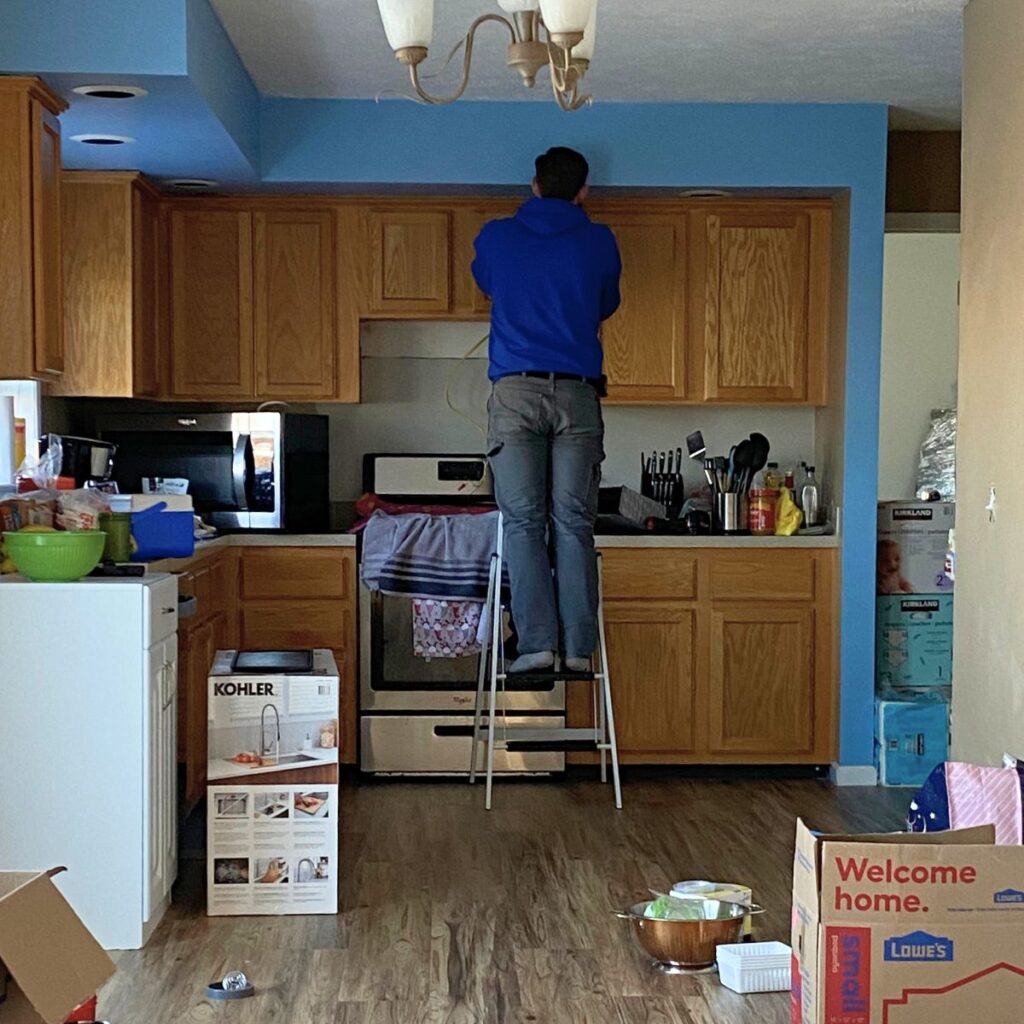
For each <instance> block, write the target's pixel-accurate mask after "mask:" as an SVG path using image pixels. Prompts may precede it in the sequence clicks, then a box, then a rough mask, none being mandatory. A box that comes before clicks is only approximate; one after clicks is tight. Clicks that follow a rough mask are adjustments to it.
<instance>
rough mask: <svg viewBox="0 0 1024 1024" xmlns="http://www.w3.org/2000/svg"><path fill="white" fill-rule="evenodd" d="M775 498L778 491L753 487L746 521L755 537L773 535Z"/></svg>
mask: <svg viewBox="0 0 1024 1024" xmlns="http://www.w3.org/2000/svg"><path fill="white" fill-rule="evenodd" d="M777 498H778V491H775V490H773V489H772V488H769V487H755V488H754V489H753V490H752V491H751V492H750V510H749V512H748V515H747V521H748V526H749V529H750V532H751V533H752V534H753V535H754V536H755V537H769V536H772V535H774V533H775V503H776V500H777Z"/></svg>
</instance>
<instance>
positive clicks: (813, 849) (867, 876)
mask: <svg viewBox="0 0 1024 1024" xmlns="http://www.w3.org/2000/svg"><path fill="white" fill-rule="evenodd" d="M994 841H995V829H994V828H993V827H992V826H991V825H984V826H981V827H979V828H973V829H964V830H962V831H959V832H925V833H918V834H908V833H901V834H893V835H867V836H820V835H815V834H814V833H813V832H811V830H810V829H808V828H807V826H806V825H805V824H804V823H803V822H802V821H800V822H798V823H797V834H796V855H795V858H794V864H793V935H792V945H793V960H794V963H793V989H792V1011H793V1012H792V1020H793V1021H794V1024H973V1022H975V1021H978V1022H983V1024H1019V1022H1020V1021H1021V1020H1022V1019H1024V1009H1022V1007H1024V890H1022V888H1021V886H1022V884H1024V847H1021V846H995V845H993V844H994Z"/></svg>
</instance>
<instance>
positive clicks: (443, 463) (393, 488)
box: [363, 454, 494, 504]
mask: <svg viewBox="0 0 1024 1024" xmlns="http://www.w3.org/2000/svg"><path fill="white" fill-rule="evenodd" d="M363 486H364V489H365V490H367V491H369V492H371V493H373V494H379V495H380V496H381V497H383V498H391V499H396V498H409V497H413V496H414V497H416V498H417V499H420V500H424V501H428V502H429V501H452V502H454V503H455V504H460V503H462V502H463V501H464V502H466V503H467V504H469V503H472V502H479V501H490V500H493V497H494V485H493V481H492V480H491V470H490V467H489V466H488V465H487V460H486V459H485V458H484V456H483V455H377V454H369V455H366V456H365V460H364V464H363Z"/></svg>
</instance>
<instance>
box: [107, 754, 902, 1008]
mask: <svg viewBox="0 0 1024 1024" xmlns="http://www.w3.org/2000/svg"><path fill="white" fill-rule="evenodd" d="M625 778H626V781H625V787H624V797H625V802H626V806H625V808H624V810H623V811H621V812H616V811H615V810H614V809H613V807H612V801H611V793H610V790H609V788H608V787H605V786H601V785H599V784H598V783H596V782H592V781H589V780H588V779H581V778H579V777H575V776H573V777H570V778H568V779H566V780H564V781H555V780H529V781H515V782H512V781H506V780H500V781H499V782H498V783H497V784H496V790H495V805H494V810H493V811H492V812H491V813H490V814H488V813H487V812H486V811H484V809H483V787H482V786H478V787H475V788H471V787H469V786H468V785H466V784H465V783H461V782H457V781H452V782H402V781H388V782H372V781H362V782H360V781H346V782H345V783H344V784H343V787H342V795H341V807H342V815H341V831H342V835H341V854H340V863H341V875H340V878H339V901H340V908H339V913H338V915H337V916H316V917H251V918H207V917H206V915H205V895H204V889H203V886H204V879H205V872H204V870H203V865H202V863H201V862H200V861H196V860H192V861H189V862H185V863H184V864H183V876H182V878H181V879H180V880H179V884H178V886H177V887H176V892H175V904H174V906H173V907H172V908H171V910H170V911H169V912H168V915H167V917H166V919H165V921H164V922H163V923H162V924H161V926H160V928H159V929H158V931H157V933H156V934H155V935H154V937H153V938H152V939H151V941H150V943H149V945H148V946H147V947H146V948H145V949H143V950H138V951H132V952H125V953H120V954H117V956H116V959H117V963H118V973H117V974H116V975H115V977H114V978H113V979H112V980H111V981H110V982H108V984H107V986H106V987H105V988H104V990H103V992H102V993H101V1003H100V1009H101V1012H102V1014H103V1016H104V1018H106V1019H109V1020H111V1021H112V1022H113V1024H129V1022H134V1021H141V1020H145V1021H147V1024H182V1022H185V1024H204V1022H207V1021H210V1022H213V1021H216V1022H217V1024H294V1022H297V1021H301V1022H303V1024H577V1022H578V1024H634V1022H636V1024H786V1022H787V1021H788V1019H789V997H788V994H785V993H777V994H768V995H758V996H748V997H741V996H737V995H735V994H734V993H732V992H729V991H728V990H727V989H725V988H723V987H722V986H721V985H720V984H719V981H718V978H717V976H716V975H715V974H700V975H690V976H682V977H681V976H667V975H663V974H660V973H658V972H656V971H654V970H653V969H652V968H651V966H650V963H649V962H648V960H647V958H646V957H645V956H644V955H643V953H642V952H641V951H640V950H639V949H637V947H636V946H635V945H634V944H633V939H632V936H631V934H630V929H629V926H628V925H627V923H626V922H623V921H620V920H616V919H615V918H614V917H613V916H612V914H611V911H612V910H614V909H618V908H622V907H625V906H628V905H630V904H631V903H633V902H636V901H638V900H641V899H644V898H645V897H646V894H647V888H648V887H649V886H650V887H654V888H657V889H665V888H668V887H669V886H671V884H672V883H673V882H676V881H678V880H679V879H682V878H702V877H710V878H717V879H720V880H727V881H737V882H745V883H747V884H749V885H751V886H752V887H753V889H754V897H755V899H756V900H757V902H759V903H760V904H762V905H763V906H764V907H765V908H766V913H765V914H764V915H763V916H762V917H760V918H758V919H757V924H756V928H755V938H764V939H774V938H780V939H783V940H784V941H788V939H789V916H790V914H789V901H790V872H791V865H792V855H793V854H792V848H793V832H794V821H795V818H796V817H797V816H798V815H799V816H802V817H804V818H805V819H807V821H808V822H809V823H810V824H811V825H812V826H813V827H815V828H820V829H822V830H827V831H838V832H841V831H867V830H892V829H899V828H901V827H902V822H903V813H904V810H905V806H906V802H907V799H908V797H907V794H906V793H905V792H903V793H901V792H898V791H892V790H837V789H834V788H832V787H831V786H829V785H827V784H825V783H822V782H813V781H779V780H771V779H766V780H755V779H751V780H743V781H716V780H702V779H701V780H698V779H693V778H678V777H671V776H670V775H666V776H665V777H659V778H652V777H646V778H640V777H639V776H638V775H634V776H632V777H631V773H628V772H627V773H626V776H625ZM229 969H241V970H244V971H245V972H246V973H247V974H248V975H249V976H250V977H251V978H252V980H253V982H254V983H255V985H256V986H257V990H258V994H257V996H256V998H254V999H250V1000H244V1001H241V1002H239V1003H237V1004H230V1005H214V1004H211V1003H210V1002H208V1001H207V1000H206V999H205V997H204V992H203V990H204V988H205V986H206V984H207V983H208V982H210V981H211V980H214V979H215V978H219V977H221V976H223V974H224V973H225V972H226V971H227V970H229Z"/></svg>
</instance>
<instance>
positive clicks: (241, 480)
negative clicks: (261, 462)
mask: <svg viewBox="0 0 1024 1024" xmlns="http://www.w3.org/2000/svg"><path fill="white" fill-rule="evenodd" d="M249 444H250V438H249V435H248V434H239V435H238V440H237V441H235V454H234V456H233V457H232V459H231V483H232V487H233V488H234V492H235V505H236V507H237V508H238V510H239V511H241V512H244V511H246V510H247V509H248V508H249V502H248V500H247V498H246V491H245V464H246V458H245V457H246V455H247V454H248V451H249Z"/></svg>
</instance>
